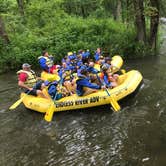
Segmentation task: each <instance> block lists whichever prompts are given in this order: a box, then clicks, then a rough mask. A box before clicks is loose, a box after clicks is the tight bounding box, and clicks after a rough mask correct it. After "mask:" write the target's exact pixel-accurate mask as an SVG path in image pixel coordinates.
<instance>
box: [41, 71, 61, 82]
mask: <svg viewBox="0 0 166 166" xmlns="http://www.w3.org/2000/svg"><path fill="white" fill-rule="evenodd" d="M41 78H42V79H43V80H45V81H46V80H47V81H51V82H53V81H59V80H60V77H59V76H58V75H57V74H51V73H48V72H45V71H42V72H41Z"/></svg>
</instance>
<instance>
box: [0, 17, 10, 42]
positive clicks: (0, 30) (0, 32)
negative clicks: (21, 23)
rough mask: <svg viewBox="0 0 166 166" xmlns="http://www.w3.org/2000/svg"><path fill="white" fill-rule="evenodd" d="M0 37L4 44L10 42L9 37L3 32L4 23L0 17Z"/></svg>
mask: <svg viewBox="0 0 166 166" xmlns="http://www.w3.org/2000/svg"><path fill="white" fill-rule="evenodd" d="M0 37H1V38H2V39H3V41H4V43H5V44H9V42H10V40H9V37H8V35H7V33H6V31H5V26H4V22H3V20H2V17H1V16H0Z"/></svg>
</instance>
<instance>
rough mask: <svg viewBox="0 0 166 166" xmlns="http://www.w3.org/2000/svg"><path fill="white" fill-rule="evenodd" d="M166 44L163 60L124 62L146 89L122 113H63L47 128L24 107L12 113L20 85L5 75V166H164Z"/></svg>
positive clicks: (1, 95) (1, 133)
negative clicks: (134, 70) (136, 72)
mask: <svg viewBox="0 0 166 166" xmlns="http://www.w3.org/2000/svg"><path fill="white" fill-rule="evenodd" d="M163 28H165V27H163ZM165 34H166V29H165ZM165 44H166V37H163V44H162V48H161V51H160V52H161V53H160V55H159V56H158V57H152V58H144V59H142V60H135V61H126V62H125V69H126V70H130V69H138V70H139V71H140V72H141V73H142V74H143V77H144V84H143V86H142V87H141V89H140V90H139V92H138V94H137V95H136V96H135V97H133V98H131V99H129V100H128V101H126V103H125V104H124V106H123V108H122V110H121V111H120V112H118V113H115V112H112V111H111V110H110V109H109V108H108V107H102V108H101V107H99V108H97V109H93V108H92V109H90V110H88V111H87V110H81V111H72V112H62V113H56V114H54V118H53V121H52V122H51V123H47V122H45V121H44V120H43V118H44V115H43V114H40V113H37V112H34V111H30V110H27V109H25V107H24V106H23V105H20V106H19V107H17V109H16V110H15V111H9V110H8V108H9V106H10V105H11V104H13V103H14V102H15V101H16V100H17V99H18V96H19V91H18V88H17V80H16V76H15V73H8V74H6V75H1V76H0V85H1V86H0V166H45V165H46V166H95V165H97V166H107V165H108V166H165V165H166V158H165V156H166V98H165V94H166V84H165V82H166V68H165V67H166V48H165ZM7 89H8V90H7Z"/></svg>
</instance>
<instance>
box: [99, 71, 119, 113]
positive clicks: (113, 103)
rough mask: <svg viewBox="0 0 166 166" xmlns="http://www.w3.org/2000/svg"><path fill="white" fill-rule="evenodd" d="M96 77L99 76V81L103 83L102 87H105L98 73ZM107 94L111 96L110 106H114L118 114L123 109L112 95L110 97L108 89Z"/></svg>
mask: <svg viewBox="0 0 166 166" xmlns="http://www.w3.org/2000/svg"><path fill="white" fill-rule="evenodd" d="M96 76H97V79H98V81H99V82H100V83H101V85H103V83H102V82H101V80H100V78H99V76H98V74H97V73H96ZM106 93H107V95H108V96H109V99H110V104H111V105H112V107H113V109H114V111H116V112H117V111H119V110H120V109H121V107H120V105H119V104H118V102H117V101H116V100H115V98H114V97H113V96H112V95H110V93H109V91H108V89H107V88H106Z"/></svg>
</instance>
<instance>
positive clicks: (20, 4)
mask: <svg viewBox="0 0 166 166" xmlns="http://www.w3.org/2000/svg"><path fill="white" fill-rule="evenodd" d="M17 4H18V9H19V12H20V14H21V15H22V16H24V14H25V13H24V0H17Z"/></svg>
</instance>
